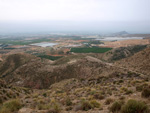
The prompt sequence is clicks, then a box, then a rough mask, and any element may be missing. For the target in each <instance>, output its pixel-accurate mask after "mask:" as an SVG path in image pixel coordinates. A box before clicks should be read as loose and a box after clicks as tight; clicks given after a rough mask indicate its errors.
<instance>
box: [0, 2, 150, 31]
mask: <svg viewBox="0 0 150 113" xmlns="http://www.w3.org/2000/svg"><path fill="white" fill-rule="evenodd" d="M38 27H41V30H43V31H44V30H45V31H46V30H47V31H51V30H52V31H53V30H54V31H55V30H85V31H86V30H87V31H88V30H93V31H94V30H97V31H98V30H100V31H107V30H108V31H115V30H116V31H117V30H120V31H121V30H129V31H130V32H140V31H141V32H149V29H150V0H0V31H1V32H2V31H5V32H7V31H10V30H12V31H13V30H16V31H17V30H18V32H19V31H20V30H21V31H23V30H31V31H32V30H33V31H36V30H39V31H40V28H38ZM78 28H79V29H78ZM114 29H115V30H114Z"/></svg>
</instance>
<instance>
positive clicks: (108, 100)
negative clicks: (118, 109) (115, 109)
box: [105, 98, 114, 105]
mask: <svg viewBox="0 0 150 113" xmlns="http://www.w3.org/2000/svg"><path fill="white" fill-rule="evenodd" d="M113 101H114V100H113V99H112V98H107V99H106V101H105V104H106V105H108V104H111V103H112V102H113Z"/></svg>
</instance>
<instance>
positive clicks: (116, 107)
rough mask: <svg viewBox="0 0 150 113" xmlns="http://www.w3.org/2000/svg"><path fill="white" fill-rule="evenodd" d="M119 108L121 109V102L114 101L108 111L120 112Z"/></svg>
mask: <svg viewBox="0 0 150 113" xmlns="http://www.w3.org/2000/svg"><path fill="white" fill-rule="evenodd" d="M121 107H122V103H121V101H116V102H114V103H113V104H112V106H111V107H110V111H111V112H112V113H117V112H119V111H120V110H121Z"/></svg>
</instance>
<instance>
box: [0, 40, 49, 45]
mask: <svg viewBox="0 0 150 113" xmlns="http://www.w3.org/2000/svg"><path fill="white" fill-rule="evenodd" d="M48 41H51V40H50V39H46V38H43V39H33V40H19V39H14V40H12V39H0V43H2V44H12V45H29V44H33V43H40V42H48Z"/></svg>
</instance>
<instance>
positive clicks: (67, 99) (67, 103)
mask: <svg viewBox="0 0 150 113" xmlns="http://www.w3.org/2000/svg"><path fill="white" fill-rule="evenodd" d="M65 103H66V106H70V105H72V102H71V99H70V98H69V97H67V98H66V102H65Z"/></svg>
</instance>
